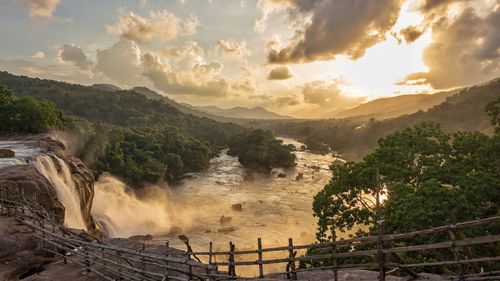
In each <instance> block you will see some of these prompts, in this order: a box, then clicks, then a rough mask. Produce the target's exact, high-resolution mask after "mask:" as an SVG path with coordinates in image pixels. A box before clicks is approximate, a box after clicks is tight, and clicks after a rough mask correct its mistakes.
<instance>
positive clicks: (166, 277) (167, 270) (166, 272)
mask: <svg viewBox="0 0 500 281" xmlns="http://www.w3.org/2000/svg"><path fill="white" fill-rule="evenodd" d="M165 246H166V247H167V253H166V256H167V257H170V242H169V241H167V242H165ZM165 265H166V267H170V262H168V261H166V262H165ZM163 273H164V275H165V276H164V277H163V280H165V281H168V280H169V278H168V276H169V275H170V269H168V268H165V270H164V272H163Z"/></svg>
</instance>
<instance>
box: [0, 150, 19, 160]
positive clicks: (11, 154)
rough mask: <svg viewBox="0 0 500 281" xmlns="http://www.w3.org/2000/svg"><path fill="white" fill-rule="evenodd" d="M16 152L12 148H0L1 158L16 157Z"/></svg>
mask: <svg viewBox="0 0 500 281" xmlns="http://www.w3.org/2000/svg"><path fill="white" fill-rule="evenodd" d="M15 156H16V153H15V152H14V151H12V150H10V149H5V148H0V158H14V157H15Z"/></svg>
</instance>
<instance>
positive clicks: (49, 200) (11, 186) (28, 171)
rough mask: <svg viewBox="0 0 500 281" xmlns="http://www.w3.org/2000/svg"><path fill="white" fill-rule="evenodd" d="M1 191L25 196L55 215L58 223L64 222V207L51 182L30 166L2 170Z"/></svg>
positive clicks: (0, 173) (0, 174) (0, 172)
mask: <svg viewBox="0 0 500 281" xmlns="http://www.w3.org/2000/svg"><path fill="white" fill-rule="evenodd" d="M0 190H2V192H5V193H7V194H11V195H13V194H17V195H19V194H23V195H24V197H25V198H27V199H28V200H32V201H36V202H37V203H38V204H39V205H40V206H42V207H43V208H44V209H45V210H47V211H48V212H49V213H50V214H53V215H54V216H55V218H56V221H57V222H58V223H61V224H62V223H63V221H64V212H65V208H64V206H63V205H62V204H61V203H60V202H59V200H58V199H57V193H56V192H55V190H54V188H53V187H52V185H51V184H50V182H49V181H48V180H47V179H46V178H45V177H44V176H43V175H42V174H40V173H39V172H38V171H37V170H36V169H35V168H33V167H32V166H29V165H19V166H9V167H6V168H3V169H0Z"/></svg>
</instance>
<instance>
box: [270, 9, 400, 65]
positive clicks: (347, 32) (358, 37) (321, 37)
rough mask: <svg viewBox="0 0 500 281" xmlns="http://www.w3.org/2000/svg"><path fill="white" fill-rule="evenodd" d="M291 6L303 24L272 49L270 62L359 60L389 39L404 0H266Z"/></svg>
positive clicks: (292, 13) (292, 14)
mask: <svg viewBox="0 0 500 281" xmlns="http://www.w3.org/2000/svg"><path fill="white" fill-rule="evenodd" d="M267 1H268V2H272V4H274V5H284V6H286V7H288V10H289V13H290V17H292V18H294V19H302V22H303V24H302V27H301V28H299V29H297V30H296V31H295V35H294V37H293V38H292V39H291V40H290V41H289V42H288V43H287V45H286V46H285V47H284V48H282V49H271V50H270V52H269V54H268V62H269V63H303V62H311V61H316V60H331V59H334V58H335V57H336V56H337V55H345V56H347V57H349V58H351V59H358V58H360V57H361V56H363V55H364V53H365V50H366V49H367V48H369V47H371V46H373V45H375V44H377V43H379V42H381V41H384V40H385V39H386V33H387V32H388V31H390V29H391V28H392V27H393V26H394V24H395V23H396V21H397V19H398V17H399V12H400V8H401V4H402V2H403V0H317V1H313V0H267Z"/></svg>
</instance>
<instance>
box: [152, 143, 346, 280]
mask: <svg viewBox="0 0 500 281" xmlns="http://www.w3.org/2000/svg"><path fill="white" fill-rule="evenodd" d="M283 141H284V142H285V143H286V144H293V145H294V146H296V147H297V148H298V150H297V151H296V152H295V154H296V156H297V165H296V167H295V168H292V169H286V170H283V169H274V170H273V171H272V172H271V174H269V175H265V174H258V173H250V172H248V171H246V169H245V168H244V167H242V166H241V164H240V163H239V162H238V159H237V158H236V157H231V156H228V155H227V154H226V153H222V154H221V155H220V157H217V158H214V159H213V160H212V161H211V165H210V168H209V169H208V170H206V171H203V172H200V173H195V174H192V175H191V177H190V178H188V179H185V180H183V181H181V182H180V183H179V184H178V185H176V186H171V189H172V190H173V194H171V197H174V198H177V199H176V201H177V200H178V201H181V202H184V203H188V205H189V207H188V208H192V209H194V210H192V211H191V212H190V213H192V214H195V215H194V216H193V217H192V219H193V221H191V222H190V224H189V227H188V228H187V229H183V231H182V234H185V235H186V236H188V237H189V239H190V243H191V245H192V247H193V248H194V250H195V251H207V250H208V245H209V242H213V245H214V250H223V251H227V250H229V245H228V243H229V242H230V241H231V242H233V243H234V244H235V245H236V249H237V250H243V249H256V248H257V238H258V237H260V238H262V241H263V246H264V247H271V246H284V245H288V238H289V237H291V238H293V241H294V243H295V244H296V245H297V244H307V243H312V242H314V241H315V240H316V239H315V231H316V228H317V225H316V223H317V219H316V218H315V217H314V216H313V212H312V202H313V197H314V195H315V194H316V193H317V192H318V191H319V190H321V189H322V188H323V187H324V185H325V184H326V183H327V182H328V180H329V178H330V176H331V171H330V170H329V166H330V165H331V163H332V162H333V161H335V160H339V159H336V158H334V157H332V155H331V154H327V155H319V154H314V153H311V152H308V151H303V150H301V149H300V147H301V146H302V145H303V144H302V143H299V142H297V141H294V140H292V139H283ZM339 161H340V160H339ZM279 173H284V174H286V177H278V174H279ZM299 174H302V176H299ZM233 204H242V210H241V211H238V210H234V209H233V208H232V205H233ZM222 216H224V217H230V218H231V219H230V220H229V221H228V222H226V223H221V217H222ZM226 220H228V219H226ZM180 227H182V226H180ZM167 240H168V241H169V243H170V245H173V246H176V247H178V248H181V249H185V246H184V244H183V243H182V242H181V241H180V240H179V239H177V238H176V235H175V234H174V233H171V234H170V235H168V234H167V235H156V236H155V237H154V241H155V242H156V243H165V241H167ZM271 257H272V256H271V255H270V254H267V256H266V254H265V256H264V259H266V258H271ZM249 259H253V260H255V257H249ZM283 266H284V265H281V266H280V267H283ZM266 268H268V269H270V266H266ZM255 271H256V268H253V269H249V270H248V271H245V272H246V273H247V274H248V273H255Z"/></svg>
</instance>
